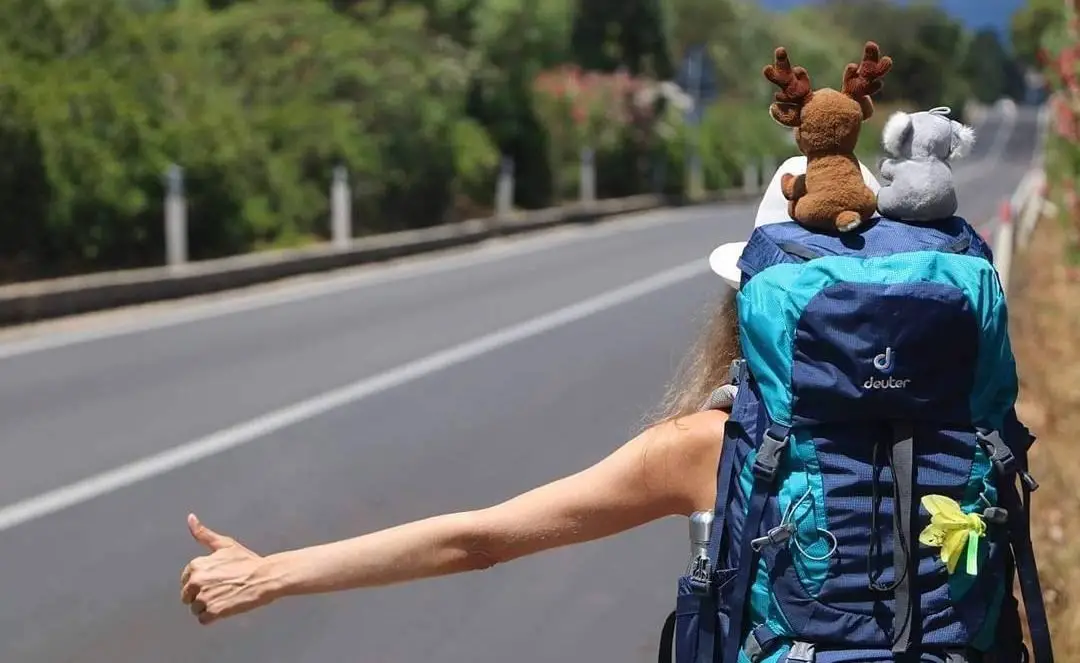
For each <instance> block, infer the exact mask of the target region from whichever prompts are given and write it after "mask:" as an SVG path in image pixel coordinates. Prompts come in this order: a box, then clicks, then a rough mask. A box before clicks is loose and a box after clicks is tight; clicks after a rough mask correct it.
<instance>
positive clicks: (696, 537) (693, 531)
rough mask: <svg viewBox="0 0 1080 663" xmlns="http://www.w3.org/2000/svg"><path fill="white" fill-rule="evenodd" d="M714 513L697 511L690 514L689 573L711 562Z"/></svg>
mask: <svg viewBox="0 0 1080 663" xmlns="http://www.w3.org/2000/svg"><path fill="white" fill-rule="evenodd" d="M712 525H713V512H712V511H695V512H694V513H692V514H690V564H689V565H688V569H687V570H688V571H693V570H695V569H697V568H699V567H701V566H702V562H708V560H709V539H710V537H711V535H712Z"/></svg>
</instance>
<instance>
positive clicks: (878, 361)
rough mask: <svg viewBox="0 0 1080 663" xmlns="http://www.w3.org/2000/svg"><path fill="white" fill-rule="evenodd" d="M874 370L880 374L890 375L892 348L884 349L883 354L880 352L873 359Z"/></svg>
mask: <svg viewBox="0 0 1080 663" xmlns="http://www.w3.org/2000/svg"><path fill="white" fill-rule="evenodd" d="M874 368H876V369H878V370H879V371H881V372H882V373H892V369H893V357H892V348H885V352H882V353H881V354H879V355H878V356H876V357H874Z"/></svg>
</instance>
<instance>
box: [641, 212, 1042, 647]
mask: <svg viewBox="0 0 1080 663" xmlns="http://www.w3.org/2000/svg"><path fill="white" fill-rule="evenodd" d="M739 267H740V269H741V270H742V273H743V277H742V285H741V288H740V291H739V294H738V299H737V301H738V314H739V326H740V345H741V351H742V357H743V358H742V359H740V360H738V361H736V362H735V364H734V365H733V367H732V380H731V382H732V383H733V384H735V385H736V386H737V389H738V391H737V395H736V397H735V401H734V404H733V405H732V407H731V410H732V411H731V417H730V420H729V421H728V423H727V426H726V430H725V439H724V447H723V452H722V454H721V460H720V465H719V468H718V472H717V475H718V480H717V498H716V505H715V507H714V511H713V514H714V518H713V522H712V530H711V538H710V541H709V545H708V556H707V558H705V557H701V558H699V559H697V560H696V561H695V562H694V563H693V564H692V566H691V568H690V569H689V570H688V571H687V572H686V574H685V575H683V576H682V577H681V578H680V579H679V583H678V597H677V603H676V610H675V611H674V612H673V613H672V614H671V615H670V616H669V618H668V620H667V622H666V623H665V625H664V631H663V633H662V637H661V650H660V661H661V662H662V663H664V662H670V661H671V660H672V653H673V650H674V660H675V661H677V663H780V662H784V661H786V662H788V663H815V662H816V663H855V662H858V663H878V662H881V663H885V662H892V661H918V662H920V663H922V662H928V661H933V662H934V663H961V662H968V663H974V662H984V663H990V662H994V663H1022V662H1026V661H1029V660H1032V659H1031V657H1029V655H1028V651H1027V649H1026V647H1025V645H1024V639H1023V633H1022V629H1021V624H1020V615H1019V607H1018V603H1017V600H1016V598H1015V597H1014V595H1013V581H1014V578H1016V577H1019V580H1020V585H1021V590H1022V596H1023V599H1024V604H1025V607H1026V610H1027V616H1028V624H1029V629H1030V633H1031V640H1032V645H1033V653H1034V657H1033V660H1034V661H1035V663H1052V661H1053V654H1052V652H1051V646H1050V633H1049V628H1048V626H1047V621H1046V612H1045V608H1044V605H1043V601H1042V593H1041V590H1040V587H1039V580H1038V572H1037V570H1036V566H1035V558H1034V554H1033V551H1032V545H1031V537H1030V530H1029V518H1028V516H1029V506H1030V500H1029V497H1030V494H1031V492H1033V491H1034V490H1035V489H1036V488H1037V484H1036V483H1035V481H1034V479H1032V477H1031V475H1030V474H1029V473H1028V470H1027V452H1028V449H1029V447H1030V446H1031V444H1032V443H1033V442H1034V437H1033V436H1032V435H1031V434H1030V433H1029V431H1028V430H1027V428H1025V427H1024V426H1023V425H1022V424H1021V423H1020V422H1019V421H1018V420H1017V417H1016V414H1015V411H1014V404H1015V400H1016V396H1017V390H1018V385H1017V376H1016V367H1015V363H1014V358H1013V354H1012V350H1011V347H1010V343H1009V335H1008V315H1007V309H1006V306H1005V297H1004V293H1003V292H1002V289H1001V285H1000V282H999V280H998V276H997V272H996V271H995V269H994V267H993V263H992V256H991V252H990V248H989V247H988V246H987V245H986V243H985V242H984V241H983V240H982V239H981V238H980V237H979V235H978V234H977V233H976V232H975V231H974V230H973V229H972V227H971V226H970V225H969V224H968V223H967V222H966V221H964V220H963V219H961V218H959V217H953V218H951V219H948V220H946V221H943V222H939V223H935V224H932V225H922V226H914V225H910V224H906V223H900V222H897V221H892V220H889V219H879V220H876V221H873V222H872V223H870V224H869V225H868V226H867V227H865V228H863V229H860V230H859V231H857V232H854V233H845V234H842V235H832V234H825V233H819V232H815V231H812V230H808V229H805V228H803V227H802V226H800V225H798V224H796V223H791V222H788V223H777V224H773V225H766V226H763V227H759V228H757V229H755V231H754V232H753V234H752V235H751V237H750V240H749V242H748V243H747V246H746V249H745V250H744V252H743V254H742V258H741V260H740V262H739ZM932 514H936V515H934V516H933V519H932V518H931V515H932Z"/></svg>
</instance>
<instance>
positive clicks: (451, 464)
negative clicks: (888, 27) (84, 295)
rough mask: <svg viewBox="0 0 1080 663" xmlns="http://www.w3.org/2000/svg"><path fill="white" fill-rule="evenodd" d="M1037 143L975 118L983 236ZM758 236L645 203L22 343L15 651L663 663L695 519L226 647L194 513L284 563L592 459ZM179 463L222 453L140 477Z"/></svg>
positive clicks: (9, 595) (277, 619)
mask: <svg viewBox="0 0 1080 663" xmlns="http://www.w3.org/2000/svg"><path fill="white" fill-rule="evenodd" d="M1035 125H1036V123H1035V117H1034V114H1033V113H1030V112H1028V111H1023V110H1022V111H1021V113H1020V115H1019V116H1018V117H1017V118H1016V120H1015V121H1009V120H1008V119H1007V118H1003V117H993V118H991V119H989V120H988V121H987V123H986V124H985V125H984V126H981V127H979V134H980V142H979V144H978V147H977V148H976V151H975V153H974V154H972V155H971V157H969V159H968V160H967V161H965V162H963V163H962V164H961V165H959V166H958V168H957V173H958V179H959V181H960V196H961V201H962V213H963V214H965V215H966V216H967V217H968V218H969V219H970V220H971V221H972V222H973V223H977V224H978V223H981V222H982V221H984V220H986V219H988V218H989V217H990V216H991V215H992V214H993V213H994V212H995V210H996V209H997V206H998V204H999V203H1000V201H1001V200H1002V198H1003V197H1006V196H1008V195H1009V194H1010V193H1011V191H1012V189H1013V188H1014V187H1015V185H1016V184H1017V183H1018V182H1019V180H1020V177H1021V176H1022V174H1023V172H1024V170H1025V169H1026V168H1027V167H1028V164H1029V162H1030V159H1031V156H1032V151H1033V148H1034V144H1035ZM751 219H752V210H751V207H750V206H748V205H729V206H722V207H721V206H706V207H699V208H686V209H681V210H677V211H666V212H659V213H650V214H646V215H640V216H638V217H635V218H633V219H627V220H625V221H616V222H612V223H610V224H605V225H603V226H597V227H592V228H579V229H568V230H562V231H558V232H555V233H551V234H548V235H544V236H542V237H533V238H526V239H520V240H513V241H510V242H504V243H496V244H492V245H489V246H487V247H483V248H480V249H477V250H473V251H470V252H464V253H460V254H456V255H454V256H449V257H434V258H427V259H423V260H420V261H413V262H409V263H406V264H405V265H403V266H399V267H382V268H376V269H372V270H366V271H364V272H363V273H362V274H361V275H360V276H347V277H332V278H330V279H329V280H326V281H320V282H317V283H315V285H313V286H307V285H306V286H303V288H304V289H300V290H289V289H285V290H284V291H274V292H273V293H272V294H271V295H268V296H269V297H271V298H276V299H277V301H276V303H267V302H263V303H262V305H259V304H258V303H255V304H253V303H252V302H251V301H248V300H245V299H239V298H236V299H229V298H227V299H225V300H223V301H221V302H218V303H217V304H215V305H214V306H216V307H217V312H216V313H214V314H212V315H211V314H209V313H205V312H202V313H200V312H199V310H201V309H199V310H196V309H189V308H186V307H185V305H177V306H175V307H170V308H168V309H167V312H163V311H162V310H155V311H152V312H149V313H143V314H133V315H132V316H129V317H126V318H124V319H123V324H134V325H143V324H146V325H149V326H151V327H152V328H150V329H146V330H144V331H130V330H129V331H128V332H127V333H122V334H116V335H109V328H108V327H105V328H104V331H102V330H97V331H96V332H92V333H89V334H88V333H87V332H86V331H85V330H82V331H79V332H77V334H80V335H82V337H79V336H77V337H75V338H68V337H65V336H62V335H54V336H49V335H48V332H42V333H43V334H46V335H44V336H40V337H37V338H35V339H34V340H33V341H32V343H33V344H37V345H32V346H25V345H18V344H15V345H12V344H8V345H0V454H2V456H0V458H2V459H3V464H2V466H0V505H5V504H6V505H9V506H8V507H7V508H0V588H2V591H3V599H2V600H0V661H4V663H38V662H40V663H46V662H47V663H65V662H67V661H73V662H74V661H78V663H135V662H139V663H171V662H176V663H196V662H203V661H205V662H207V663H210V662H214V663H218V662H221V663H225V662H227V663H278V662H280V663H286V662H287V663H301V662H302V663H338V662H346V661H347V662H350V663H352V662H369V661H370V662H375V663H395V662H400V663H418V662H420V661H438V662H439V663H489V662H490V663H504V662H506V661H513V663H539V662H548V661H584V660H591V661H618V662H620V663H623V662H627V663H629V662H634V661H642V662H645V661H651V660H653V657H654V656H655V648H656V642H657V636H658V631H659V627H660V624H661V621H662V620H663V618H664V616H665V615H666V613H667V611H668V610H669V609H670V608H671V606H672V605H673V599H674V585H673V583H674V580H675V577H676V575H677V574H678V573H679V571H680V570H681V569H682V567H683V565H684V560H685V555H686V553H687V550H688V543H687V540H686V526H685V522H684V521H682V520H681V519H671V520H668V521H663V522H659V523H655V524H653V525H651V526H648V527H644V528H642V529H640V530H638V531H635V532H632V533H629V534H625V535H622V536H619V537H614V538H611V539H607V540H604V541H600V542H596V543H592V544H588V545H584V546H580V547H577V548H573V549H565V550H559V551H554V552H550V553H547V554H545V555H541V556H538V557H536V558H532V559H527V560H522V561H519V562H516V563H513V564H510V565H507V566H506V567H503V568H496V569H494V570H491V571H488V572H484V573H478V574H472V575H466V576H459V577H454V578H446V579H439V580H433V581H426V582H423V583H420V584H415V585H409V586H402V587H394V588H389V589H380V590H376V591H368V592H355V593H350V594H343V595H338V596H333V597H321V598H315V597H312V598H305V599H294V600H289V601H285V602H283V603H281V604H278V605H275V606H271V607H270V608H267V609H265V610H263V611H259V612H256V613H254V614H252V615H250V616H244V617H241V618H237V619H235V620H232V621H228V622H225V623H223V624H221V625H218V626H215V627H213V628H209V629H207V628H202V627H199V626H197V625H196V624H195V622H194V621H193V619H192V618H191V616H190V615H189V614H188V613H187V612H186V610H185V608H184V606H182V605H181V604H180V602H179V596H178V591H179V586H178V578H179V573H180V569H181V568H182V566H183V565H184V563H186V561H187V560H188V559H189V558H190V557H191V556H193V555H195V554H197V553H199V549H198V548H197V547H196V546H195V544H194V543H193V542H192V541H191V540H190V538H189V537H188V534H187V531H186V528H185V525H184V516H185V514H186V513H187V512H188V511H190V510H194V511H196V512H197V513H199V514H200V515H201V517H202V518H203V519H204V521H206V522H207V524H209V525H210V526H211V527H214V528H217V529H219V530H221V531H224V532H226V533H229V534H232V535H234V536H236V537H238V538H240V539H241V540H243V541H244V542H245V543H247V544H248V545H250V546H252V547H253V548H255V549H257V550H260V551H267V552H269V551H274V550H279V549H282V548H291V547H297V546H302V545H306V544H311V543H317V542H322V541H325V540H328V539H332V538H339V537H345V536H350V535H354V534H358V533H363V532H367V531H371V530H374V529H378V528H382V527H386V526H389V525H393V524H397V523H400V522H403V521H407V520H412V519H416V518H421V517H425V516H429V515H432V514H436V513H440V512H445V511H449V510H460V509H469V508H474V507H482V506H486V505H488V504H492V503H494V502H497V501H501V500H503V499H505V498H507V497H510V496H512V495H514V494H516V493H518V492H521V491H523V490H526V489H528V488H531V487H533V486H535V485H537V484H540V483H543V482H546V481H549V480H551V479H554V478H557V477H559V476H562V475H565V474H567V473H570V472H574V471H576V470H578V469H581V468H582V467H584V466H586V465H588V464H591V463H592V462H595V461H596V460H598V459H600V458H601V457H603V456H604V455H605V454H607V453H608V452H610V451H611V450H612V449H613V448H615V447H616V446H617V445H619V444H620V443H622V442H623V441H624V440H625V439H627V438H628V437H629V436H631V435H633V434H634V433H635V432H636V431H637V429H638V426H639V425H640V424H641V422H642V417H643V415H644V414H645V413H646V412H647V411H648V410H649V409H650V408H651V407H653V406H654V405H655V403H656V402H657V400H658V399H659V398H660V396H661V394H662V391H663V387H664V384H665V382H666V380H667V379H669V377H670V376H671V374H672V372H673V370H674V367H675V364H676V362H677V361H678V359H679V358H680V356H681V353H682V352H683V351H684V350H685V348H686V346H687V344H688V342H689V341H690V340H691V339H692V338H693V336H694V335H695V333H696V332H697V329H698V325H699V324H700V322H701V321H702V318H703V316H704V315H705V314H706V313H707V311H708V307H709V306H710V304H712V303H713V302H714V301H715V300H716V298H717V297H718V296H719V295H720V294H721V292H722V289H723V288H724V287H725V286H723V284H722V283H721V282H720V281H719V279H718V278H715V277H713V276H712V275H711V274H709V273H708V272H707V271H706V258H707V256H708V254H709V252H710V251H711V249H712V248H713V247H714V246H716V245H717V244H719V243H721V242H724V241H729V240H735V239H740V238H744V237H745V234H746V233H747V231H748V225H749V223H750V220H751ZM670 270H674V271H670ZM657 274H661V276H659V277H657V276H656V275H657ZM632 283H637V285H634V286H632V287H631V288H630V289H625V286H627V285H628V284H632ZM620 288H623V290H619V289H620ZM611 291H616V292H615V293H614V294H611ZM597 297H599V299H594V298H597ZM586 300H588V301H586ZM583 301H585V302H586V303H585V304H582V305H580V306H578V307H576V308H571V309H568V310H562V311H561V312H559V313H558V314H557V315H554V316H552V315H550V314H551V313H552V312H553V311H557V310H560V309H563V308H564V307H568V306H573V305H575V304H578V303H580V302H583ZM230 311H231V312H230ZM168 316H178V317H177V319H176V320H173V321H172V322H170V323H168V324H166V323H165V322H164V321H165V320H166V319H167V317H168ZM522 323H527V324H524V325H522ZM108 324H113V323H108ZM115 324H117V325H119V324H121V323H120V322H116V323H115ZM500 330H502V331H501V332H500ZM494 332H500V333H499V334H497V335H494V336H492V335H491V334H493V333H494ZM64 333H68V332H64ZM56 334H60V332H56ZM478 339H479V340H478ZM448 349H449V350H448ZM425 357H426V358H427V359H423V360H422V361H420V362H419V363H418V362H417V360H418V359H422V358H425ZM402 366H404V368H401V367H402ZM342 389H344V390H342ZM334 390H338V391H336V392H335V391H334ZM328 392H329V393H330V396H329V397H328V398H324V399H322V400H315V401H312V400H309V399H312V398H315V397H319V396H320V394H326V393H328ZM297 403H300V404H301V405H300V406H299V407H297V406H296V404H297ZM268 413H273V414H276V415H277V417H278V418H277V419H274V418H273V417H270V418H268V417H267V416H266V415H267V414H268ZM245 422H251V423H250V425H248V426H246V427H241V428H231V427H235V426H237V425H239V424H244V423H245ZM289 422H292V425H287V426H281V424H282V423H289ZM225 429H227V430H225ZM222 430H225V432H224V433H220V434H218V435H217V436H216V437H210V438H207V437H206V436H211V435H212V434H214V433H218V432H220V431H222ZM196 440H201V442H200V443H199V444H201V445H202V446H196V447H192V446H191V443H192V442H193V441H196ZM208 440H209V441H208ZM183 445H187V446H183ZM178 446H180V447H181V448H184V449H189V450H190V449H195V448H197V449H200V450H201V451H199V452H198V453H197V454H195V455H192V456H188V457H183V456H172V457H170V456H157V457H156V460H153V461H151V462H143V463H138V462H137V461H139V459H145V458H147V457H152V456H154V454H161V453H163V452H166V451H167V450H169V449H172V448H176V447H178ZM198 456H201V457H198ZM132 463H135V464H134V465H131V464H132ZM155 463H156V464H155ZM118 467H123V468H124V469H123V470H122V471H121V472H119V473H117V472H113V473H112V474H105V475H102V473H107V472H109V471H110V470H114V469H115V468H118ZM94 477H96V479H93V480H91V481H90V482H89V483H84V484H82V487H81V488H77V489H73V490H66V491H65V490H61V491H60V492H52V493H50V492H49V491H55V490H57V489H61V488H63V487H65V486H69V485H70V484H72V483H73V482H76V481H79V480H82V479H86V478H94ZM80 490H81V491H82V492H79V491H80ZM43 494H44V495H46V497H44V498H41V496H42V495H43ZM39 498H40V499H39ZM50 500H54V501H52V502H50ZM57 500H58V501H57ZM61 506H63V507H65V508H59V507H61Z"/></svg>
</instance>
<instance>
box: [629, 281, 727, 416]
mask: <svg viewBox="0 0 1080 663" xmlns="http://www.w3.org/2000/svg"><path fill="white" fill-rule="evenodd" d="M739 356H740V349H739V316H738V309H737V304H736V300H735V291H734V290H731V289H728V290H727V291H726V292H725V293H724V295H723V296H722V297H721V299H720V301H719V302H718V304H717V305H716V306H715V307H714V308H713V311H712V313H711V316H710V318H709V320H708V321H707V322H706V324H705V327H704V329H703V330H702V333H701V334H700V336H699V337H698V339H697V341H696V342H695V343H694V345H693V346H692V347H691V348H690V351H689V352H688V353H687V354H686V357H685V358H684V359H683V361H682V363H681V364H680V366H679V370H678V371H677V373H676V375H675V379H674V380H672V381H671V383H670V384H669V385H668V388H667V393H666V394H665V396H664V399H663V401H662V402H661V404H660V407H659V411H658V413H657V414H656V416H655V417H652V418H651V419H650V420H649V421H648V425H649V426H655V425H656V424H660V423H665V422H668V421H672V420H675V419H679V418H681V417H685V416H686V415H689V414H693V413H694V412H699V411H700V410H701V409H702V408H704V407H705V405H706V403H708V401H709V397H710V396H711V395H712V393H713V391H715V390H716V389H717V388H718V387H720V386H721V385H723V384H724V383H725V382H726V381H727V377H728V371H729V369H730V367H731V362H732V361H734V360H736V359H738V358H739Z"/></svg>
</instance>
